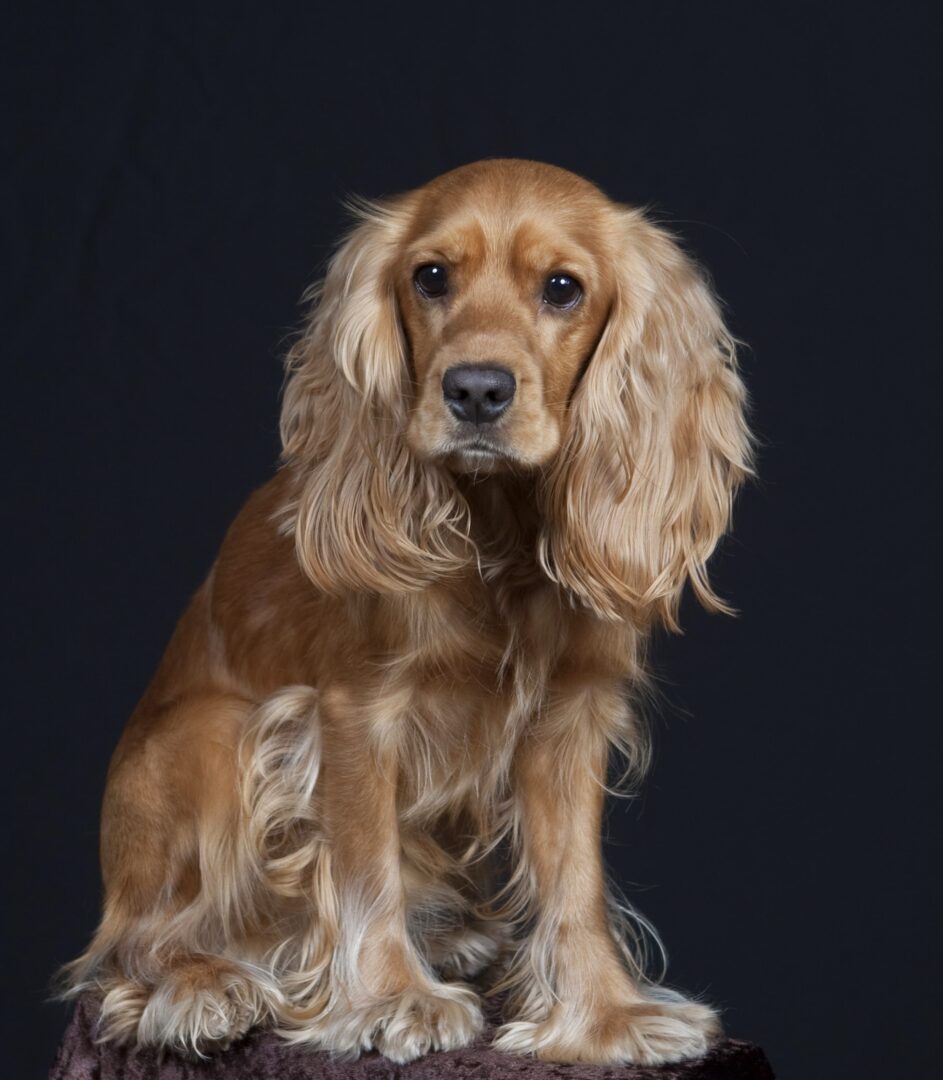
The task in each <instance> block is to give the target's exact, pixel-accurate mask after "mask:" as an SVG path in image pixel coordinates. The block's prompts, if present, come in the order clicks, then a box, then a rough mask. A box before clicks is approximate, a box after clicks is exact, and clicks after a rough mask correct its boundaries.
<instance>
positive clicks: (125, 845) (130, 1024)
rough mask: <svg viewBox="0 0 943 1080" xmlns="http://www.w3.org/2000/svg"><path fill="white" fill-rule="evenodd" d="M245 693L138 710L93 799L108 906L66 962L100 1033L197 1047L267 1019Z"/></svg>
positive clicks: (270, 988)
mask: <svg viewBox="0 0 943 1080" xmlns="http://www.w3.org/2000/svg"><path fill="white" fill-rule="evenodd" d="M252 708H253V704H252V703H251V702H247V701H245V700H243V699H241V698H237V697H234V696H231V695H225V694H216V693H206V694H192V695H189V696H187V697H186V698H185V699H184V700H183V701H174V702H172V703H170V704H169V705H167V706H166V707H164V708H161V709H155V710H153V711H152V712H150V713H147V712H143V713H142V714H141V715H139V716H137V717H136V718H135V722H133V723H132V724H131V725H130V726H129V728H128V731H127V733H126V735H125V737H124V738H123V739H122V741H121V743H120V744H119V747H118V749H117V751H116V753H115V756H114V759H113V761H112V765H111V768H110V770H109V777H108V783H107V787H106V793H105V799H104V804H103V811H102V872H103V878H104V883H105V904H104V916H103V919H102V922H101V925H100V927H99V929H98V932H97V934H96V935H95V938H94V940H93V941H92V943H91V945H90V946H89V948H88V950H87V951H86V952H85V954H84V955H83V956H81V957H79V958H78V960H76V961H74V962H73V963H72V964H70V965H69V966H68V968H67V969H66V971H65V973H64V974H65V978H66V980H67V981H68V983H69V984H70V987H71V989H72V991H78V990H82V989H85V988H94V989H97V990H98V991H99V993H100V994H101V995H102V1012H101V1034H102V1037H103V1038H105V1039H116V1040H121V1041H138V1042H140V1043H146V1044H154V1045H158V1046H166V1047H170V1048H173V1049H176V1050H178V1051H182V1052H186V1053H191V1054H197V1055H199V1054H203V1053H205V1052H207V1051H212V1050H215V1049H219V1048H222V1047H224V1046H227V1045H228V1044H229V1043H230V1042H232V1041H233V1040H234V1039H236V1038H238V1037H239V1036H240V1035H242V1034H244V1033H245V1032H246V1031H247V1030H248V1029H249V1028H250V1027H251V1026H253V1025H255V1024H258V1023H262V1022H264V1021H265V1020H267V1019H268V1018H269V1017H270V1016H271V1015H272V1013H273V1011H274V1010H275V1009H276V1007H277V1004H278V998H279V992H278V989H277V986H276V984H275V982H274V980H273V978H272V976H271V975H270V974H269V973H268V972H267V971H266V969H265V967H264V965H262V964H261V963H260V962H259V961H260V960H261V949H260V948H259V946H258V945H257V944H254V943H253V942H254V941H255V940H257V939H258V938H259V937H260V931H261V929H262V925H261V918H260V915H261V913H260V912H259V911H258V910H257V909H256V907H255V903H256V899H257V890H254V888H253V884H254V883H253V882H252V881H251V879H250V878H249V875H248V874H247V873H246V867H245V865H244V857H243V854H242V848H243V845H242V844H241V842H240V831H241V830H242V829H243V812H242V807H241V801H240V794H239V784H238V778H239V773H238V768H237V746H238V740H239V737H240V734H241V730H242V727H243V726H244V723H245V719H246V717H247V715H248V713H249V712H250V710H251V709H252Z"/></svg>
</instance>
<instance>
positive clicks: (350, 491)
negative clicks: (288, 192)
mask: <svg viewBox="0 0 943 1080" xmlns="http://www.w3.org/2000/svg"><path fill="white" fill-rule="evenodd" d="M355 214H356V216H357V219H358V224H357V225H356V226H355V228H354V229H353V231H352V232H351V233H350V234H349V236H348V237H347V239H346V241H345V242H344V243H343V244H342V245H341V247H340V248H339V249H338V251H337V253H336V255H335V256H334V258H333V259H332V261H331V264H330V266H329V268H328V271H327V275H326V277H325V279H324V282H323V283H322V285H321V286H320V287H319V288H317V289H316V290H314V308H313V312H312V315H311V318H310V321H309V324H308V327H307V329H306V331H305V333H304V334H303V336H302V337H301V338H300V340H299V341H298V342H297V343H296V344H295V346H294V347H293V348H292V349H291V351H290V353H289V355H288V361H287V373H288V381H287V384H286V388H285V396H284V402H283V405H282V416H281V435H282V445H283V458H284V460H285V462H286V464H287V465H288V466H289V467H292V468H294V470H295V471H296V473H297V477H298V487H297V490H296V494H295V498H294V501H293V503H292V505H291V507H290V508H289V509H290V513H291V516H292V517H293V524H294V532H295V543H296V550H297V554H298V559H299V562H300V563H301V566H302V568H303V569H304V571H305V572H306V573H307V575H308V576H309V577H310V578H311V580H312V581H313V582H314V583H315V584H316V585H317V586H318V587H319V588H321V589H323V590H325V591H326V592H332V593H342V592H346V591H350V590H352V591H357V592H389V591H404V590H412V589H418V588H422V587H423V586H424V585H425V584H427V583H428V582H429V581H431V580H433V579H434V578H436V577H439V576H441V575H442V574H445V573H449V572H450V571H453V570H455V569H457V568H459V567H460V566H463V565H464V564H465V561H466V558H467V554H463V544H462V538H463V536H464V535H465V530H464V528H463V523H464V518H465V514H466V512H467V507H466V505H465V503H464V500H462V499H461V497H460V496H459V495H458V493H457V492H456V491H455V489H454V487H453V486H452V485H450V484H449V483H448V480H447V477H445V475H444V474H443V473H442V472H441V471H439V470H437V469H436V468H434V467H430V466H424V465H423V464H422V463H421V462H418V461H417V460H416V459H415V458H414V457H413V456H412V455H411V453H410V452H409V449H408V448H407V446H406V443H405V440H404V432H405V429H406V422H407V417H408V410H409V402H410V398H411V379H410V374H409V367H408V363H407V357H406V343H405V340H404V336H403V332H402V328H401V326H400V323H399V316H398V312H397V306H396V297H395V289H394V283H393V263H394V260H395V257H396V253H397V251H398V245H399V244H400V240H401V237H402V234H403V232H404V230H405V227H406V224H407V213H406V210H405V207H404V206H403V204H402V202H390V203H384V204H381V203H361V204H358V205H357V206H356V207H355Z"/></svg>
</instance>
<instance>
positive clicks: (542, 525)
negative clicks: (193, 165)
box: [68, 161, 750, 1063]
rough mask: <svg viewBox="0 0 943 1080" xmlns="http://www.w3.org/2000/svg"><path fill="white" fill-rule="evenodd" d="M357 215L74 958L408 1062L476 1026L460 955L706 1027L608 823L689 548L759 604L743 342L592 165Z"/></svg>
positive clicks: (648, 1030)
mask: <svg viewBox="0 0 943 1080" xmlns="http://www.w3.org/2000/svg"><path fill="white" fill-rule="evenodd" d="M356 213H357V224H356V226H355V228H354V229H353V231H352V232H351V234H350V235H349V236H348V238H347V239H346V241H345V242H344V243H343V245H342V246H341V247H340V249H339V251H338V252H337V254H336V256H335V258H334V259H333V261H332V263H331V265H330V268H329V270H328V273H327V276H326V278H325V281H324V283H323V285H322V286H321V288H320V289H319V290H317V292H316V293H315V295H314V305H313V313H312V315H311V318H310V322H309V324H308V326H307V328H306V330H305V332H304V334H303V335H302V336H301V337H300V339H299V340H298V342H297V344H296V345H295V346H294V348H293V349H292V350H291V353H290V356H289V358H288V381H287V386H286V391H285V398H284V407H283V412H282V438H283V443H284V460H283V464H282V467H281V469H280V470H279V472H278V473H277V475H276V476H275V477H274V478H273V479H272V480H271V482H269V483H268V484H267V485H265V487H263V488H262V489H261V490H259V491H257V492H256V493H255V494H254V495H253V496H252V498H251V499H250V500H249V502H248V504H247V505H246V507H245V509H244V510H243V511H242V513H241V514H240V515H239V517H238V518H237V519H236V521H235V523H234V524H233V526H232V527H231V529H230V530H229V533H228V535H227V536H226V539H225V542H224V544H223V547H222V550H221V552H220V554H219V557H218V559H217V561H216V563H215V564H214V566H213V568H212V570H211V571H210V574H209V577H208V578H207V580H206V582H205V583H204V584H203V586H202V587H201V588H200V589H199V591H198V592H197V593H196V595H195V597H194V599H193V601H192V603H191V605H190V608H189V610H188V611H187V612H186V613H185V614H184V616H183V618H182V619H181V621H180V624H179V626H178V627H177V630H176V632H175V634H174V636H173V639H172V640H171V642H170V645H169V646H168V649H167V652H166V654H165V656H164V659H163V661H162V663H161V666H160V669H159V670H158V672H157V674H156V676H155V678H154V680H153V682H152V683H151V685H150V687H149V688H148V690H147V692H146V693H145V695H144V697H143V699H142V701H141V702H140V704H139V705H138V707H137V710H136V711H135V713H134V715H133V717H132V719H131V721H130V723H129V724H128V727H127V729H126V731H125V733H124V735H123V737H122V739H121V742H120V744H119V746H118V748H117V750H116V752H115V755H114V759H113V761H112V764H111V768H110V771H109V776H108V783H107V790H106V794H105V800H104V808H103V820H102V870H103V877H104V884H105V901H104V915H103V918H102V922H101V926H100V927H99V930H98V932H97V934H96V936H95V938H94V940H93V942H92V944H91V945H90V947H89V949H88V950H87V951H86V952H85V954H84V955H83V956H81V957H80V958H79V959H78V960H76V961H74V962H73V963H72V964H71V965H69V968H68V979H69V983H70V985H71V987H72V988H73V989H74V990H75V989H80V988H85V987H89V986H93V987H96V988H97V989H98V990H99V992H100V993H101V994H102V998H103V1006H102V1031H103V1035H104V1037H106V1038H118V1039H129V1040H137V1041H139V1042H142V1043H151V1044H157V1045H160V1046H166V1047H171V1048H176V1049H179V1050H181V1051H184V1052H189V1053H195V1054H204V1053H207V1052H209V1051H211V1050H214V1049H218V1048H221V1047H225V1046H226V1045H228V1044H229V1043H230V1042H231V1041H232V1040H234V1039H236V1038H238V1037H239V1036H240V1035H242V1034H243V1033H244V1032H245V1031H246V1030H247V1029H248V1028H249V1027H250V1026H252V1025H255V1024H271V1025H274V1026H276V1027H277V1028H278V1030H280V1031H281V1032H282V1033H283V1034H285V1035H286V1037H288V1038H290V1039H293V1040H295V1041H298V1042H306V1043H313V1044H316V1045H318V1046H320V1047H323V1048H326V1049H329V1050H332V1051H335V1052H340V1053H347V1054H356V1053H358V1052H360V1051H362V1050H367V1049H371V1048H375V1049H377V1050H379V1051H380V1052H381V1053H383V1054H386V1055H387V1056H389V1057H390V1058H392V1059H394V1060H396V1061H406V1060H409V1059H411V1058H413V1057H415V1056H417V1055H418V1054H421V1053H423V1052H425V1051H427V1050H430V1049H437V1048H447V1047H455V1046H460V1045H463V1044H464V1043H467V1042H468V1041H469V1040H471V1039H472V1038H473V1037H474V1035H475V1034H476V1032H477V1031H478V1030H479V1028H480V1026H481V1022H482V1021H481V1012H480V1007H479V999H478V996H477V993H476V991H475V990H474V989H472V987H471V986H470V985H468V984H467V983H465V982H462V981H459V980H462V979H467V978H470V977H472V976H474V975H477V974H478V973H480V972H481V971H483V970H485V969H488V971H489V975H490V978H491V982H492V984H494V985H499V986H502V987H504V988H506V989H508V990H509V996H508V999H507V1010H508V1015H507V1023H506V1024H505V1025H504V1027H502V1028H501V1029H500V1030H499V1032H498V1035H497V1045H498V1046H500V1047H502V1048H504V1049H506V1050H508V1051H511V1052H518V1053H533V1054H537V1055H538V1056H540V1057H543V1058H547V1059H552V1060H558V1061H593V1062H630V1061H632V1062H649V1063H651V1062H662V1061H672V1060H676V1059H679V1058H683V1057H686V1056H691V1055H696V1054H699V1053H701V1052H702V1051H703V1050H704V1049H705V1048H706V1046H707V1045H708V1042H709V1040H710V1039H711V1038H712V1037H713V1036H714V1035H715V1033H716V1032H717V1031H718V1025H717V1020H716V1016H715V1014H714V1012H713V1011H712V1010H711V1009H710V1008H708V1007H707V1006H705V1005H703V1004H699V1003H696V1002H693V1001H690V1000H687V999H685V998H683V997H681V996H680V995H678V994H676V993H673V992H671V991H667V990H664V989H661V988H659V987H656V986H655V985H653V984H652V983H650V982H648V981H646V979H645V978H644V977H643V975H642V973H641V970H640V965H639V964H638V963H637V962H636V960H635V959H634V957H635V954H634V952H633V949H632V948H631V941H630V940H627V938H626V934H625V930H624V928H623V926H622V923H621V920H620V919H619V918H618V917H617V910H616V905H614V903H613V901H612V899H611V896H610V894H609V892H608V890H607V887H606V882H605V875H604V869H603V862H602V854H601V841H600V831H601V816H602V812H603V802H604V796H605V785H606V775H607V763H608V761H609V757H610V751H611V749H612V748H613V747H615V748H617V749H618V750H621V751H622V752H623V753H626V754H628V755H629V757H630V760H632V761H634V762H635V763H636V764H639V763H640V762H641V761H642V760H643V759H644V753H645V747H644V740H643V737H642V734H641V732H640V730H639V727H638V725H637V722H636V720H635V716H634V712H633V708H632V700H633V692H634V691H637V689H638V688H639V687H640V686H641V685H642V684H643V681H644V650H645V640H646V637H647V634H648V632H649V631H650V630H651V628H652V627H653V626H654V625H656V624H658V623H661V624H665V625H667V626H669V627H675V626H676V620H677V611H678V602H679V597H680V595H681V592H682V589H683V588H684V585H685V583H686V582H687V581H690V582H691V584H692V586H693V588H694V590H695V591H696V593H697V595H698V597H699V598H700V599H701V601H702V602H703V603H704V604H705V605H707V606H708V607H712V608H719V609H723V607H724V605H723V604H722V603H721V602H720V601H719V600H718V598H717V597H716V596H715V595H714V593H713V591H712V590H711V587H710V585H709V583H708V580H707V575H706V571H705V564H706V562H707V559H708V557H709V556H710V554H711V552H712V551H713V550H714V547H715V546H716V544H717V542H718V540H719V539H720V537H721V535H722V534H723V533H724V531H725V529H726V528H727V526H728V523H729V519H730V509H731V499H732V497H733V494H734V491H735V489H736V488H737V486H738V485H739V484H740V482H741V481H742V479H743V478H744V476H745V475H746V474H747V473H748V472H749V469H750V439H749V434H748V431H747V427H746V424H745V421H744V391H743V387H742V385H741V382H740V379H739V377H738V375H737V369H736V363H735V357H734V343H733V340H732V339H731V336H730V334H729V333H728V332H727V330H726V329H725V327H724V324H723V321H722V319H721V315H720V312H719V309H718V306H717V303H716V301H715V300H714V298H713V296H712V295H711V292H710V290H709V288H708V286H707V284H706V283H705V280H704V278H703V277H702V275H701V274H700V273H699V272H698V270H697V268H696V267H695V266H694V265H693V264H692V263H691V261H690V260H689V259H688V258H687V257H686V256H685V255H684V254H683V253H682V252H681V250H680V249H679V248H678V246H677V245H676V244H675V242H674V241H673V240H672V239H671V237H670V236H669V235H668V234H667V233H665V232H664V231H663V230H662V229H661V228H659V227H657V226H656V225H654V224H653V223H652V222H651V221H649V220H648V219H647V218H646V216H645V215H644V214H643V213H642V212H640V211H639V210H636V209H631V208H629V207H625V206H620V205H618V204H616V203H613V202H611V201H610V200H609V199H608V198H606V197H605V196H604V195H603V194H602V193H601V192H600V191H598V190H597V189H596V188H595V187H593V186H592V185H591V184H589V183H588V182H586V181H585V180H582V179H580V178H579V177H577V176H574V175H572V174H571V173H568V172H565V171H563V170H561V169H557V168H553V167H551V166H547V165H539V164H535V163H533V162H525V161H488V162H479V163H478V164H475V165H470V166H467V167H464V168H461V169H457V170H455V171H454V172H450V173H448V174H446V175H445V176H442V177H439V178H438V179H437V180H434V181H433V182H432V183H430V184H428V185H426V186H425V187H423V188H420V189H419V190H417V191H414V192H411V193H408V194H406V195H403V196H400V197H397V198H393V199H390V200H388V201H385V202H383V203H370V204H362V205H360V206H359V207H358V209H357V211H356ZM423 267H426V268H429V267H435V268H436V269H434V270H432V271H429V270H428V269H427V270H426V271H422V268H423ZM417 271H420V274H419V277H418V279H417ZM423 273H425V277H424V276H423ZM550 278H554V279H555V284H554V283H550V284H548V279H550ZM426 279H428V281H427V280H426ZM417 282H418V283H417ZM423 282H425V283H426V284H425V285H424V284H423ZM430 282H431V284H430ZM443 282H444V283H445V287H444V289H442V283H443ZM440 290H441V291H440ZM548 290H549V291H548ZM554 290H555V291H554ZM449 372H451V373H452V375H451V376H449V378H452V379H453V381H454V380H455V379H457V380H458V382H457V383H456V384H455V385H452V384H450V383H449V380H448V379H447V378H446V376H447V373H449ZM456 372H457V373H458V375H456V374H455V373H456ZM469 372H470V373H471V374H470V375H469ZM476 379H477V380H478V381H477V382H476V381H475V380H476ZM469 380H470V381H469ZM481 380H484V382H482V381H481ZM489 380H490V381H489ZM456 386H457V388H456ZM450 387H451V388H450ZM476 410H477V411H476Z"/></svg>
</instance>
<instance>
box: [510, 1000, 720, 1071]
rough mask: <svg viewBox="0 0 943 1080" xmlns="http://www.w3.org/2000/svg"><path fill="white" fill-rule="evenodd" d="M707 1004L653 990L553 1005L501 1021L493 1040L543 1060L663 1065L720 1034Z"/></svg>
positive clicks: (699, 1051)
mask: <svg viewBox="0 0 943 1080" xmlns="http://www.w3.org/2000/svg"><path fill="white" fill-rule="evenodd" d="M720 1031H721V1028H720V1022H719V1020H718V1018H717V1014H716V1013H715V1012H714V1010H713V1009H711V1008H709V1007H708V1006H706V1005H701V1004H698V1003H697V1002H694V1001H688V1000H687V999H686V998H683V997H681V996H680V995H674V994H671V993H669V992H667V991H659V992H658V993H657V996H654V995H653V997H652V998H650V999H648V1000H645V1001H637V1002H632V1003H630V1004H624V1005H604V1006H595V1007H592V1008H589V1009H584V1010H580V1009H579V1008H577V1007H567V1006H565V1005H562V1004H561V1005H557V1006H555V1007H554V1008H553V1010H552V1011H551V1012H550V1015H549V1016H548V1017H547V1018H546V1019H545V1020H543V1021H542V1022H537V1023H534V1022H527V1021H517V1022H512V1023H509V1024H505V1025H504V1026H503V1027H501V1028H500V1029H499V1030H498V1032H497V1035H496V1037H495V1040H494V1046H495V1048H496V1049H498V1050H503V1051H505V1052H507V1053H512V1054H533V1055H535V1056H536V1057H538V1058H540V1059H541V1060H543V1061H558V1062H588V1063H591V1064H595V1065H663V1064H666V1063H668V1062H672V1061H683V1060H684V1059H685V1058H696V1057H701V1056H702V1055H703V1054H705V1053H706V1052H707V1050H708V1048H709V1047H710V1044H711V1042H712V1041H713V1040H714V1039H716V1038H717V1036H718V1035H719V1034H720Z"/></svg>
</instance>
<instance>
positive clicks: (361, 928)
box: [307, 687, 482, 1062]
mask: <svg viewBox="0 0 943 1080" xmlns="http://www.w3.org/2000/svg"><path fill="white" fill-rule="evenodd" d="M397 722H398V717H397V716H396V715H395V711H394V708H393V707H392V706H391V704H390V702H389V700H383V701H380V700H376V699H371V698H370V696H369V694H367V693H365V691H364V690H363V689H358V690H357V691H353V690H347V689H344V688H340V687H333V688H330V689H329V690H327V691H324V692H322V694H321V727H322V770H321V775H320V777H319V779H318V787H317V794H318V797H319V800H320V811H321V814H322V816H323V828H324V832H325V836H326V840H327V843H328V845H329V849H330V863H331V879H332V891H333V897H332V902H333V906H334V908H335V912H334V919H335V923H336V935H337V936H336V941H335V944H334V950H333V957H332V960H331V965H330V971H329V979H330V986H329V988H328V994H329V998H328V1004H327V1007H326V1008H325V1009H324V1010H323V1011H322V1012H321V1014H320V1015H319V1016H318V1017H317V1018H316V1019H315V1021H314V1022H313V1023H311V1024H309V1025H308V1028H307V1037H308V1038H312V1039H314V1040H316V1041H317V1042H319V1043H320V1044H321V1045H322V1046H323V1047H325V1048H326V1049H330V1050H334V1051H338V1052H340V1053H347V1054H356V1053H359V1052H360V1051H362V1050H369V1049H376V1050H379V1051H380V1053H382V1054H384V1055H385V1056H386V1057H389V1058H391V1059H393V1060H394V1061H397V1062H405V1061H410V1060H412V1059H413V1058H415V1057H418V1056H419V1055H420V1054H423V1053H425V1052H427V1051H428V1050H440V1049H450V1048H453V1047H457V1046H464V1045H465V1044H466V1043H468V1042H470V1041H471V1039H473V1038H474V1036H475V1034H476V1033H477V1032H478V1031H479V1030H480V1028H481V1025H482V1018H481V1012H480V1008H479V1003H478V998H477V996H476V995H475V994H474V993H473V992H472V991H471V990H470V989H469V988H468V987H465V986H462V985H459V984H449V983H442V982H439V981H437V980H436V979H435V978H434V976H433V975H432V973H431V972H430V971H429V969H428V968H427V967H426V965H425V964H424V963H423V961H422V958H421V957H420V955H419V953H418V952H417V950H416V948H415V947H414V945H413V944H412V942H411V941H410V938H409V935H408V933H407V923H406V897H405V891H404V887H403V881H402V877H401V870H400V836H399V823H398V820H397V806H396V792H397V773H398V769H399V747H398V745H397V733H396V725H397ZM322 899H323V898H319V897H317V896H315V897H314V904H315V907H316V908H317V906H318V904H319V903H320V902H321V900H322ZM314 914H315V917H318V914H319V913H318V912H317V911H315V913H314Z"/></svg>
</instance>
